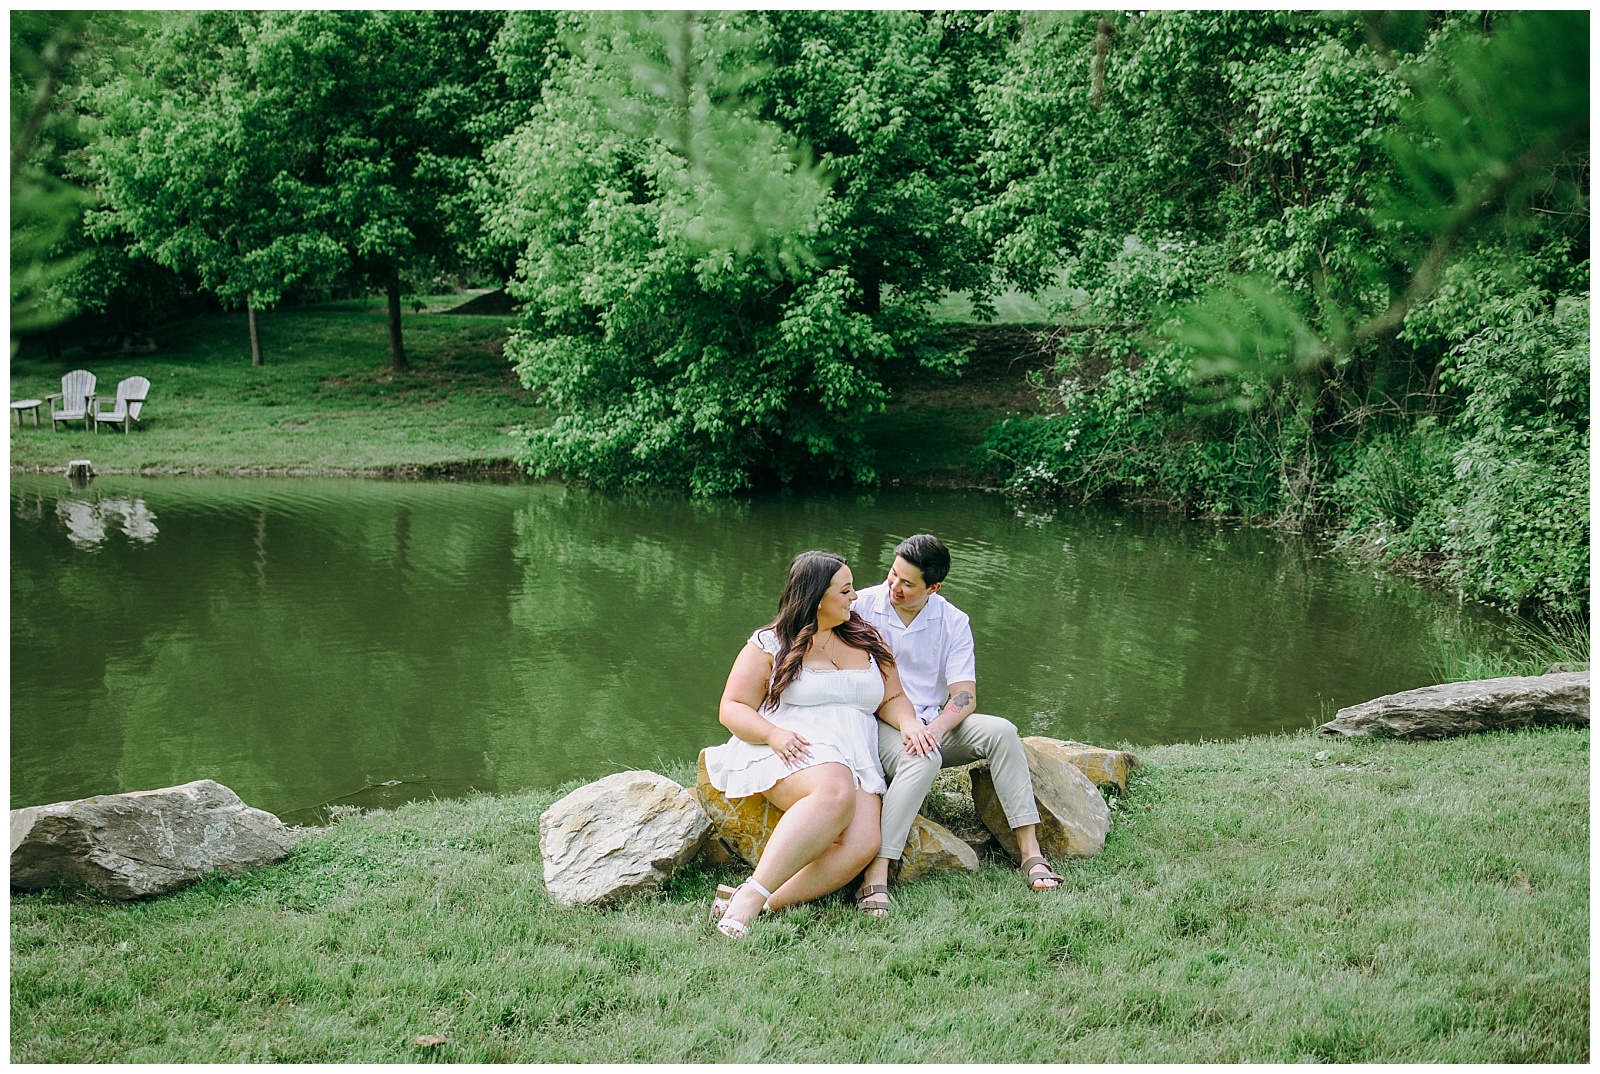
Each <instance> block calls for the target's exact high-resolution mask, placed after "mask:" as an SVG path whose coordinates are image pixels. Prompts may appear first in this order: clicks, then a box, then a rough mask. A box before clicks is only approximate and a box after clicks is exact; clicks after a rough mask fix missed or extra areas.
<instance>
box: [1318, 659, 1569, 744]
mask: <svg viewBox="0 0 1600 1074" xmlns="http://www.w3.org/2000/svg"><path fill="white" fill-rule="evenodd" d="M1588 726H1589V673H1588V672H1587V671H1573V672H1563V673H1558V674H1554V675H1526V676H1521V675H1519V676H1511V677H1509V678H1504V679H1479V680H1477V681H1475V682H1451V683H1445V684H1443V685H1441V686H1424V687H1422V688H1421V689H1420V690H1406V691H1404V692H1402V693H1398V694H1386V695H1384V696H1383V697H1379V698H1375V699H1374V700H1372V701H1364V702H1362V703H1361V704H1359V705H1350V706H1348V707H1346V708H1342V709H1340V710H1339V711H1338V712H1337V713H1335V714H1334V718H1333V719H1331V720H1329V721H1328V722H1327V723H1325V724H1323V725H1322V726H1321V727H1319V728H1317V733H1318V734H1321V735H1328V736H1330V737H1331V736H1345V737H1355V736H1372V737H1389V738H1421V739H1427V738H1449V737H1450V736H1452V735H1466V734H1471V733H1473V732H1476V731H1503V730H1513V729H1518V728H1524V727H1588Z"/></svg>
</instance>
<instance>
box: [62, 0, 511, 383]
mask: <svg viewBox="0 0 1600 1074" xmlns="http://www.w3.org/2000/svg"><path fill="white" fill-rule="evenodd" d="M500 18H501V17H500V16H499V15H498V14H496V13H492V12H426V11H396V12H367V11H358V12H333V11H280V12H262V13H249V12H181V13H172V14H169V15H167V16H166V17H164V18H163V19H162V20H161V22H160V23H159V25H158V26H157V27H156V29H155V30H154V31H153V32H152V33H151V35H150V37H149V39H148V40H147V41H145V42H144V43H143V44H144V47H143V49H142V50H141V53H140V58H141V61H142V62H141V66H140V68H139V70H138V71H137V72H136V73H134V74H132V75H129V76H127V77H123V78H120V79H117V80H115V81H113V82H111V83H110V84H108V85H107V86H105V87H103V88H102V89H101V90H100V91H99V92H98V93H97V94H96V96H95V104H96V106H97V107H98V109H99V110H100V112H101V113H102V114H103V116H104V126H103V131H102V134H101V137H100V138H98V139H97V140H96V141H95V142H94V143H93V144H92V145H91V146H90V147H89V151H88V153H87V168H86V170H87V174H88V175H89V176H90V177H91V178H92V179H93V180H94V181H95V182H96V184H97V185H98V187H99V190H100V193H101V195H102V199H103V206H102V208H101V209H100V210H99V211H97V212H96V213H94V214H92V215H91V219H90V222H89V232H90V234H91V235H94V236H97V237H100V238H102V239H106V240H109V241H113V242H115V241H116V240H117V239H118V238H119V237H120V236H126V238H127V240H128V242H129V246H128V249H129V251H130V252H131V253H132V254H134V255H138V256H147V257H149V258H151V259H153V260H154V261H156V262H158V263H160V264H162V265H166V266H169V267H171V268H173V269H175V270H178V271H181V272H185V273H192V274H194V276H195V278H196V279H197V281H198V283H199V286H200V287H201V288H203V289H205V290H207V291H210V292H212V293H213V294H215V295H217V296H218V297H219V298H220V299H221V300H222V301H223V302H224V304H226V305H229V306H237V305H250V306H252V307H254V308H258V309H259V308H268V307H271V306H273V305H275V304H277V303H278V302H279V301H281V300H283V299H284V298H286V297H289V296H291V295H295V294H306V293H310V294H317V293H319V292H324V291H326V289H327V288H328V286H329V285H331V284H332V283H334V282H335V281H337V280H341V279H347V278H352V277H353V278H356V279H360V280H364V281H370V282H375V283H377V284H378V285H379V286H381V287H385V288H387V289H388V290H389V291H390V293H391V302H390V311H391V316H390V321H391V326H390V327H391V332H392V333H393V334H394V340H395V343H393V344H392V353H393V356H394V360H395V362H396V364H397V365H403V364H404V357H403V353H402V352H400V351H399V350H398V349H397V341H398V329H399V325H398V316H399V302H398V291H399V274H400V272H401V269H402V268H403V267H405V268H410V269H413V270H415V271H418V272H421V273H422V274H424V275H432V274H437V273H438V272H439V271H441V270H445V271H448V270H450V269H452V268H454V267H456V266H458V265H460V264H461V263H462V262H463V260H464V259H465V258H467V257H469V256H470V251H473V250H475V249H476V248H477V245H478V243H479V239H478V236H477V226H478V216H477V213H476V203H475V202H474V201H473V200H472V198H471V195H470V191H471V188H472V185H473V180H474V178H475V177H476V167H475V164H474V161H476V159H477V158H478V157H479V156H480V155H481V151H482V145H483V143H484V142H485V141H486V140H488V139H491V138H493V137H497V136H498V135H499V134H500V133H502V130H501V129H500V128H499V127H497V126H495V124H494V122H493V120H492V118H486V119H484V120H481V121H479V122H476V123H474V122H463V121H462V117H463V113H465V112H468V111H469V110H471V109H476V108H478V107H479V106H480V103H481V106H482V109H483V112H484V113H485V115H486V116H489V117H493V116H494V115H495V114H496V107H497V106H498V105H499V104H500V102H501V98H503V97H504V95H505V94H504V91H503V89H502V88H501V86H500V84H499V82H498V79H497V76H496V74H495V72H494V70H493V67H492V66H491V64H490V61H489V59H488V57H487V44H488V41H489V39H490V38H491V37H492V35H493V33H494V32H495V30H496V29H497V28H498V26H499V19H500Z"/></svg>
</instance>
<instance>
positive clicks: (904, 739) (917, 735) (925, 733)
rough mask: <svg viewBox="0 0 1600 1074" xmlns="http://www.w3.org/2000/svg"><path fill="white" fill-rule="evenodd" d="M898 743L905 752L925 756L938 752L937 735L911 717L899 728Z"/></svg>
mask: <svg viewBox="0 0 1600 1074" xmlns="http://www.w3.org/2000/svg"><path fill="white" fill-rule="evenodd" d="M900 744H901V745H902V746H904V747H905V750H906V752H907V753H911V754H915V755H917V756H918V757H927V756H929V755H930V754H934V753H937V752H939V736H938V735H936V734H934V733H933V730H932V729H931V728H929V727H927V726H926V725H925V724H923V722H922V721H921V720H918V719H916V718H915V717H913V718H912V719H909V720H907V721H906V722H905V725H904V726H903V727H901V728H900Z"/></svg>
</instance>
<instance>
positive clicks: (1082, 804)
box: [970, 739, 1111, 863]
mask: <svg viewBox="0 0 1600 1074" xmlns="http://www.w3.org/2000/svg"><path fill="white" fill-rule="evenodd" d="M1022 752H1023V754H1024V755H1026V757H1027V758H1028V770H1029V772H1031V773H1032V775H1033V797H1034V800H1035V801H1036V802H1037V803H1038V806H1039V847H1040V849H1041V850H1043V851H1044V856H1045V857H1047V858H1049V859H1050V861H1051V862H1052V863H1054V862H1057V861H1059V860H1060V859H1062V858H1087V857H1090V856H1092V855H1094V854H1097V853H1099V851H1100V848H1101V847H1103V846H1105V842H1106V835H1107V833H1109V832H1110V831H1111V810H1109V809H1107V808H1106V803H1105V799H1104V798H1101V797H1100V791H1099V789H1098V788H1097V787H1095V785H1094V784H1093V783H1091V782H1089V777H1088V776H1086V775H1084V774H1083V772H1082V771H1081V770H1079V768H1078V767H1077V765H1075V764H1073V763H1071V762H1070V761H1066V760H1063V759H1062V758H1060V757H1057V756H1054V755H1053V754H1051V753H1046V752H1044V751H1042V750H1040V749H1039V747H1037V746H1035V745H1033V744H1032V742H1031V741H1030V740H1028V739H1023V740H1022ZM970 774H971V777H972V804H973V805H974V806H975V807H976V809H977V811H978V819H979V820H981V821H983V825H984V827H986V828H988V829H989V831H991V832H992V833H994V838H995V842H997V843H999V844H1000V848H1001V849H1002V850H1004V851H1005V852H1006V853H1007V854H1009V855H1010V856H1011V857H1012V858H1014V859H1017V860H1019V861H1020V860H1021V856H1020V854H1019V853H1018V847H1017V837H1016V835H1015V833H1013V832H1012V830H1011V826H1010V825H1009V824H1007V823H1006V816H1005V811H1004V810H1002V809H1001V808H1000V799H999V798H997V797H996V796H995V793H994V780H993V778H992V777H991V776H990V775H989V766H988V764H987V763H981V764H976V765H973V767H972V769H971V773H970Z"/></svg>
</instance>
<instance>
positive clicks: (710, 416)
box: [490, 12, 977, 493]
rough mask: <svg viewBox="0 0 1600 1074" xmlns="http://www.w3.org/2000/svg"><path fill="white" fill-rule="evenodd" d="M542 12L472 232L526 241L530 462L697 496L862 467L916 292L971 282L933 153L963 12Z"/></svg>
mask: <svg viewBox="0 0 1600 1074" xmlns="http://www.w3.org/2000/svg"><path fill="white" fill-rule="evenodd" d="M517 25H518V20H517V18H516V17H513V19H512V20H511V21H510V22H509V23H508V27H507V31H508V32H513V31H514V29H515V27H517ZM562 29H563V31H564V35H565V41H566V44H565V45H564V46H563V48H562V49H560V50H559V51H558V52H556V53H554V54H549V53H547V54H546V55H545V56H544V57H543V58H542V59H541V60H540V61H539V62H540V63H542V64H545V65H547V67H548V70H549V71H550V76H549V81H548V83H547V84H546V86H545V88H544V91H543V95H542V97H541V99H540V101H539V103H538V105H537V107H536V108H535V110H534V114H533V116H532V117H531V118H530V119H529V121H528V122H527V123H526V124H524V125H523V126H522V127H521V128H520V129H519V130H518V131H517V132H516V133H515V134H514V135H513V136H512V137H510V138H508V139H507V140H506V141H505V142H503V143H502V144H501V145H500V146H498V147H497V148H496V149H495V151H494V152H493V154H492V155H491V159H492V162H493V166H494V173H495V175H496V181H497V184H498V188H499V191H500V194H499V197H498V199H497V200H496V201H495V202H494V203H493V204H492V208H491V211H490V226H491V231H492V233H493V234H495V235H496V236H498V237H499V238H500V240H501V241H503V242H505V243H506V244H508V245H512V244H514V245H516V246H517V247H518V248H519V249H520V250H521V255H520V259H519V265H518V276H517V279H516V280H515V281H514V282H513V284H512V290H513V293H514V294H515V295H517V297H519V298H521V299H523V301H524V302H525V303H526V310H527V312H526V314H525V320H524V324H523V327H522V329H521V330H520V331H519V332H518V333H517V334H516V336H515V337H514V339H513V340H512V343H511V345H510V346H509V347H508V353H509V354H510V355H511V356H512V357H513V359H514V360H515V361H516V362H517V363H518V370H519V373H520V375H521V376H522V378H523V380H524V382H525V383H526V384H527V385H528V386H529V387H531V388H534V389H536V390H538V391H539V392H541V394H542V396H543V398H544V399H545V401H546V402H547V403H548V404H549V405H550V406H551V407H552V408H553V409H554V410H555V411H556V412H557V418H556V420H555V422H554V423H553V424H552V425H551V426H549V427H548V428H545V429H541V430H535V431H532V432H531V433H530V434H529V437H528V448H527V451H526V454H525V456H524V460H525V462H526V463H527V464H528V465H529V466H530V468H532V469H533V470H535V471H536V472H562V473H566V474H568V475H571V476H574V477H582V478H586V479H588V480H592V481H596V482H600V483H614V484H633V483H638V484H665V485H675V486H686V487H688V488H690V489H692V490H694V491H695V492H697V493H717V492H728V491H734V490H737V489H741V488H745V487H748V486H749V485H751V484H754V483H758V482H762V481H769V480H776V481H782V482H787V481H793V480H797V479H800V478H802V477H805V476H814V477H819V478H820V477H841V476H842V477H847V478H850V479H854V480H862V481H864V480H870V479H871V478H872V476H873V471H872V468H871V463H870V459H869V457H868V453H867V450H866V448H865V446H864V444H863V440H862V435H861V422H862V419H863V418H864V417H865V416H867V415H868V414H870V413H872V412H873V411H874V410H876V409H878V408H881V406H882V404H883V399H884V396H885V389H884V386H883V385H884V378H885V376H887V375H889V374H890V372H891V371H892V370H893V369H894V368H895V366H896V363H907V364H909V363H914V362H918V361H923V362H938V361H940V360H941V357H940V356H939V355H937V354H936V353H934V352H933V351H932V350H931V349H929V348H927V347H926V346H925V345H924V341H923V327H924V325H925V308H926V305H927V303H928V301H929V299H930V298H931V297H933V296H934V295H937V294H939V293H941V292H942V290H943V289H944V288H945V287H946V286H950V285H951V283H952V281H957V280H968V279H976V278H977V276H976V275H975V274H974V273H973V271H972V270H971V268H970V266H968V265H966V264H965V261H966V257H967V255H968V254H969V253H970V250H969V249H968V248H967V247H964V246H963V245H962V243H963V241H966V239H967V238H968V236H967V233H966V232H965V230H964V229H963V228H961V227H960V226H959V224H955V223H952V221H959V219H960V217H961V215H962V212H963V210H964V208H965V205H964V204H963V201H962V199H963V198H964V197H965V196H967V192H968V189H969V187H970V183H971V181H972V180H971V176H970V175H969V174H962V173H961V169H962V167H963V166H965V167H968V168H970V162H969V163H968V164H966V165H963V164H961V163H959V162H958V161H956V160H955V159H954V158H952V157H950V156H948V155H942V154H941V150H943V149H948V148H950V146H952V145H953V144H954V142H952V139H954V138H956V137H957V135H958V134H960V132H959V131H957V130H956V129H955V128H957V127H958V126H959V125H960V123H961V121H962V119H963V117H964V115H965V113H964V112H963V107H964V105H963V98H962V92H964V90H962V87H965V86H966V85H967V83H968V76H967V74H966V65H968V64H969V63H970V57H969V55H968V53H969V52H970V48H969V47H968V46H967V45H966V44H965V42H964V38H963V34H962V33H961V29H962V28H961V27H960V26H958V25H955V24H954V23H953V20H950V19H947V18H946V17H944V16H932V17H923V16H917V15H909V14H901V13H883V12H880V13H836V14H834V15H831V16H817V17H815V18H812V17H805V18H800V17H797V18H795V19H793V20H789V19H786V18H784V17H779V16H776V15H774V16H771V17H768V16H751V15H737V14H723V15H716V16H707V17H695V16H690V15H686V14H674V15H668V16H664V17H648V16H612V15H601V14H597V15H591V16H577V15H574V16H569V17H567V18H566V20H565V22H564V23H563V27H562ZM952 42H957V43H960V46H959V47H957V45H954V44H952ZM828 57H831V59H830V58H828ZM802 60H803V62H802ZM508 77H518V76H516V75H514V74H513V75H508ZM958 91H959V92H958ZM933 100H938V101H939V102H940V103H941V104H942V105H943V108H942V109H941V108H934V107H931V105H930V102H931V101H933ZM896 169H898V171H897V170H896ZM885 184H887V185H885Z"/></svg>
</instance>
